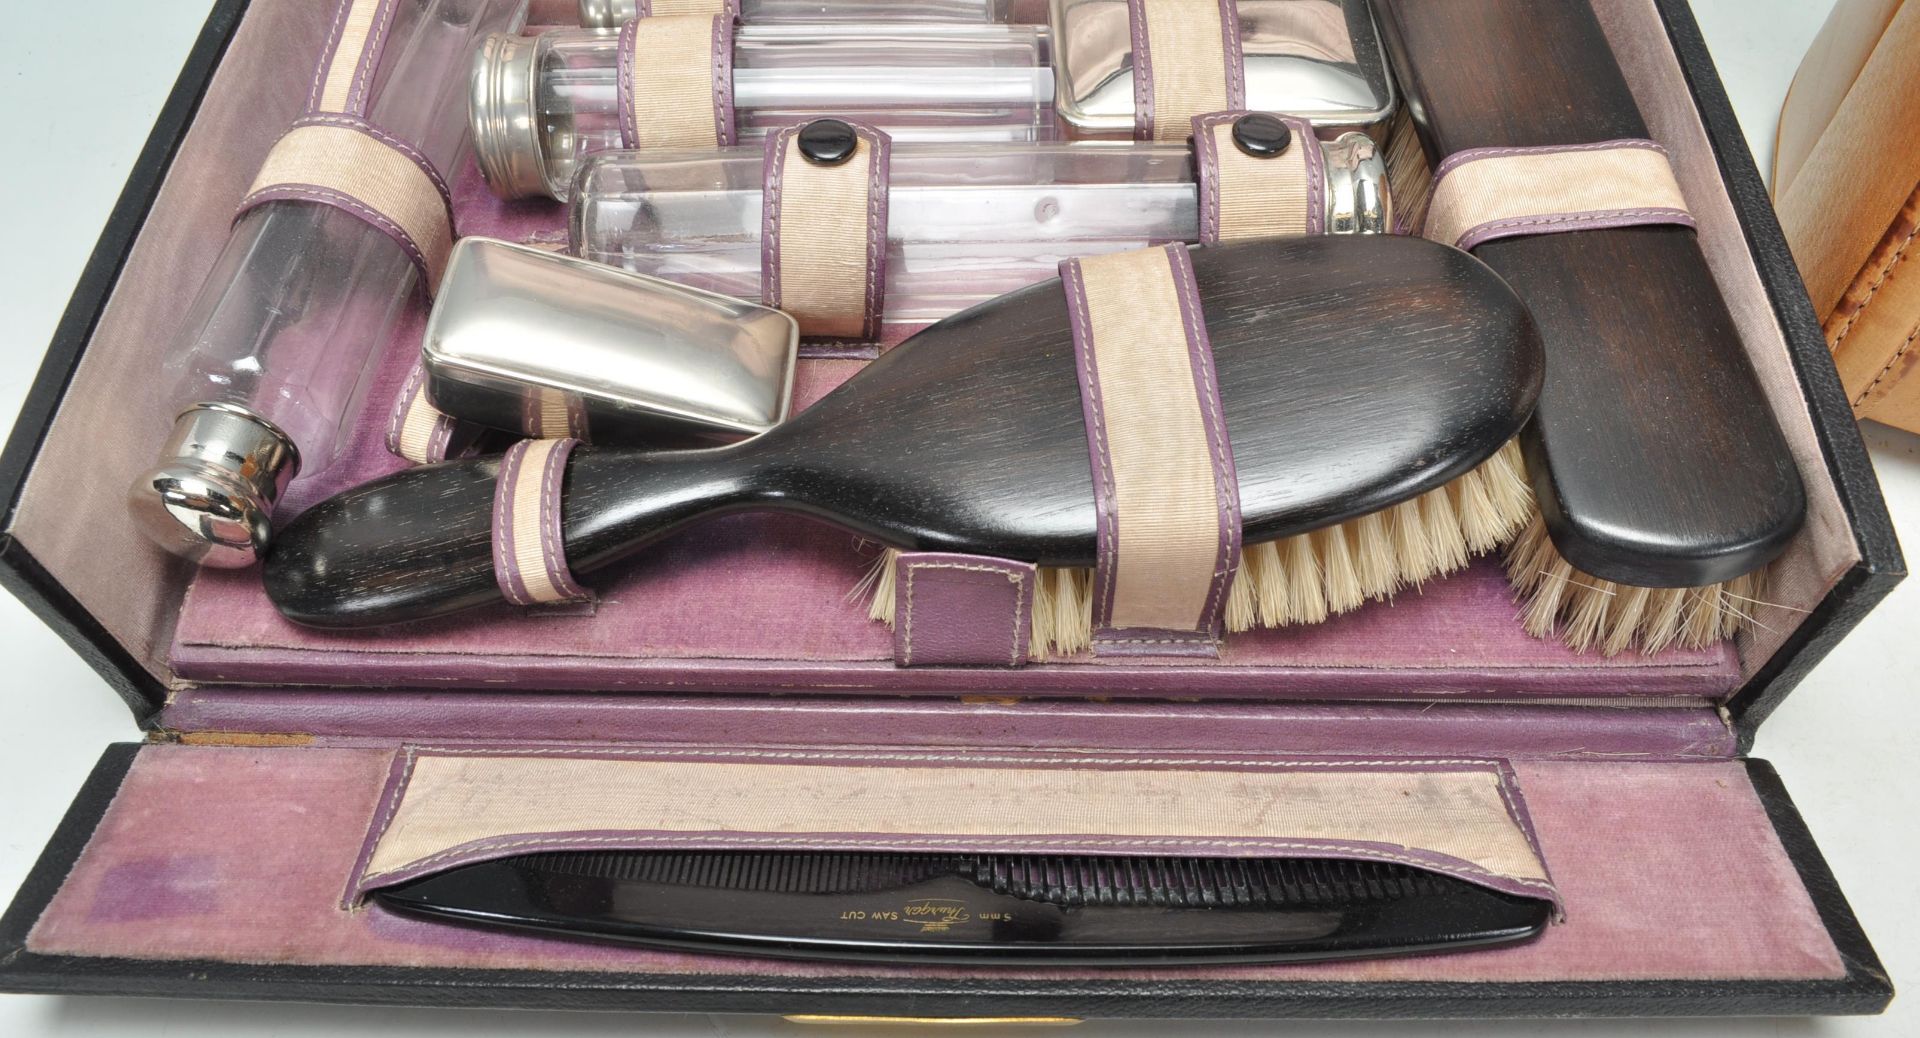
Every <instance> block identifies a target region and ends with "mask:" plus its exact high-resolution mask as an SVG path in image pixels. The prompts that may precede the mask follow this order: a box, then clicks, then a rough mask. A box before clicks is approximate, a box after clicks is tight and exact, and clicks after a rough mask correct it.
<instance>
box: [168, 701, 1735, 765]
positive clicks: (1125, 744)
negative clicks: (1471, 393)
mask: <svg viewBox="0 0 1920 1038" xmlns="http://www.w3.org/2000/svg"><path fill="white" fill-rule="evenodd" d="M160 723H161V726H162V727H163V728H166V729H168V730H170V731H178V732H229V731H238V732H299V733H302V734H304V735H308V736H312V737H314V738H317V739H323V740H328V741H340V742H356V741H360V740H368V739H372V740H381V741H386V742H391V741H394V740H398V739H403V738H409V737H412V738H419V737H422V736H430V737H432V738H438V739H448V740H463V741H477V742H508V741H516V742H528V741H540V742H551V741H566V740H585V741H590V742H607V743H616V744H625V745H636V744H637V745H651V746H664V745H680V746H703V745H726V744H733V745H745V746H753V747H768V748H770V747H775V746H789V747H792V746H832V747H839V748H842V749H847V748H849V747H854V746H863V745H864V746H869V747H877V746H880V745H883V744H885V745H892V746H897V747H920V748H923V749H931V748H943V747H945V748H970V749H977V750H994V749H998V748H1000V747H1005V746H1020V747H1023V748H1026V749H1032V750H1064V751H1071V752H1095V753H1097V752H1101V751H1104V750H1151V751H1154V752H1158V753H1162V754H1169V753H1197V754H1206V755H1212V754H1218V753H1229V754H1258V753H1293V754H1324V753H1337V752H1341V751H1344V750H1350V749H1351V748H1353V747H1355V746H1366V747H1367V748H1368V750H1369V752H1372V753H1376V754H1390V755H1426V756H1432V755H1441V756H1461V755H1468V756H1492V755H1501V756H1511V757H1540V756H1554V757H1568V758H1592V759H1601V760H1617V759H1620V758H1624V757H1631V758H1633V759H1635V760H1676V759H1700V758H1707V759H1716V758H1725V757H1729V756H1732V755H1733V754H1734V753H1735V750H1736V747H1735V743H1734V738H1733V733H1732V731H1731V730H1730V729H1729V728H1728V727H1727V724H1726V722H1725V720H1724V719H1722V718H1721V717H1720V715H1719V713H1718V712H1716V711H1715V710H1713V709H1712V708H1711V707H1709V706H1706V705H1704V704H1703V705H1700V706H1694V707H1678V706H1673V707H1637V706H1566V705H1557V704H1556V705H1550V706H1537V705H1528V704H1522V703H1503V704H1475V703H1458V702H1440V703H1431V702H1429V703H1396V702H1376V703H1284V702H1283V703H1155V702H1138V701H1120V702H1097V701H1086V702H1079V701H1073V700H1044V699H1040V700H1015V699H981V700H971V701H969V700H963V699H939V698H918V699H902V698H898V697H890V696H876V697H855V696H849V697H834V696H809V697H799V698H794V697H782V698H768V697H765V696H720V695H708V696H680V697H668V696H635V695H620V694H613V695H579V694H551V695H527V696H502V695H500V694H498V693H494V692H401V691H377V692H340V691H313V692H299V691H295V690H291V689H285V688H274V689H262V690H244V689H209V688H187V689H182V690H180V691H179V692H176V693H175V694H174V696H173V698H172V699H171V700H169V702H168V704H167V706H166V708H165V710H164V711H162V713H161V715H160Z"/></svg>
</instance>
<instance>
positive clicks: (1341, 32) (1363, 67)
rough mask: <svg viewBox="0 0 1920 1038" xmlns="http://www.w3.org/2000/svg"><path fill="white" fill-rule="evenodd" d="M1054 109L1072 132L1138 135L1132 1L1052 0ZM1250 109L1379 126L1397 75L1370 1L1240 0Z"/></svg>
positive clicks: (1352, 126)
mask: <svg viewBox="0 0 1920 1038" xmlns="http://www.w3.org/2000/svg"><path fill="white" fill-rule="evenodd" d="M1050 3H1051V4H1052V11H1051V20H1052V23H1053V72H1054V76H1053V80H1054V91H1055V95H1054V108H1055V110H1056V111H1058V112H1059V114H1060V118H1061V120H1062V121H1064V122H1065V123H1066V124H1067V126H1068V128H1069V132H1070V133H1071V134H1072V135H1074V136H1076V137H1100V138H1112V137H1121V138H1125V137H1129V136H1131V135H1132V134H1133V132H1134V81H1133V79H1134V70H1135V68H1136V67H1137V66H1138V62H1137V61H1136V56H1135V55H1134V53H1133V33H1132V31H1131V28H1132V23H1131V21H1130V19H1129V13H1128V8H1129V6H1130V5H1129V4H1128V2H1127V0H1050ZM1234 8H1235V9H1236V10H1237V14H1238V17H1239V32H1240V50H1241V55H1242V67H1243V68H1244V70H1245V78H1246V87H1247V98H1246V107H1247V108H1248V109H1250V110H1253V111H1260V112H1279V113H1283V114H1286V115H1294V116H1298V117H1300V118H1302V119H1306V120H1307V121H1309V122H1311V123H1313V125H1315V126H1318V127H1322V128H1326V129H1345V130H1362V131H1368V130H1375V129H1378V128H1381V127H1382V126H1383V124H1384V123H1385V122H1386V120H1387V118H1388V117H1389V116H1391V115H1392V114H1393V108H1394V88H1393V77H1392V76H1391V75H1390V74H1389V73H1388V64H1387V55H1386V49H1385V47H1384V46H1383V45H1382V43H1381V41H1380V31H1379V29H1378V28H1377V27H1376V26H1375V25H1374V21H1373V10H1372V7H1371V5H1370V4H1369V3H1368V2H1367V0H1239V2H1238V3H1237V4H1235V5H1234Z"/></svg>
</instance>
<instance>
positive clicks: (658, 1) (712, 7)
mask: <svg viewBox="0 0 1920 1038" xmlns="http://www.w3.org/2000/svg"><path fill="white" fill-rule="evenodd" d="M682 14H704V15H707V16H709V17H711V16H713V15H716V14H717V15H722V16H724V17H726V19H727V20H728V21H732V20H733V19H735V18H738V17H740V0H639V2H638V3H636V4H635V5H634V16H635V17H637V18H662V17H670V16H674V15H682Z"/></svg>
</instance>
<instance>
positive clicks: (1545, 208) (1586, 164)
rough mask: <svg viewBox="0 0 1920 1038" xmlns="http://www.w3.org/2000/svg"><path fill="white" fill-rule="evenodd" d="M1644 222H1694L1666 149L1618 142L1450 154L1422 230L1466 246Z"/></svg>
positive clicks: (1435, 180) (1640, 142)
mask: <svg viewBox="0 0 1920 1038" xmlns="http://www.w3.org/2000/svg"><path fill="white" fill-rule="evenodd" d="M1645 224H1679V225H1681V226H1684V227H1692V226H1694V221H1693V216H1692V215H1691V214H1690V213H1688V212H1687V200H1686V197H1685V196H1684V195H1682V194H1681V193H1680V183H1679V181H1678V180H1676V179H1675V178H1674V175H1673V166H1672V164H1671V163H1670V162H1669V161H1668V160H1667V152H1666V149H1665V148H1662V147H1661V146H1660V145H1658V144H1655V143H1654V142H1652V141H1646V140H1618V141H1602V142H1600V143H1598V144H1577V145H1553V146H1547V147H1538V148H1470V149H1468V150H1466V151H1462V152H1456V153H1455V154H1453V155H1449V156H1448V157H1447V160H1446V161H1445V162H1442V163H1441V164H1440V168H1439V169H1437V170H1435V171H1434V177H1433V202H1432V204H1431V205H1430V206H1429V207H1428V209H1427V223H1426V227H1425V229H1424V230H1423V231H1422V234H1423V235H1424V236H1426V237H1427V238H1431V239H1432V240H1434V241H1437V242H1440V243H1442V244H1445V245H1452V246H1454V247H1455V248H1459V249H1472V248H1474V247H1475V246H1478V245H1481V244H1483V243H1485V242H1490V241H1493V240H1495V239H1498V238H1513V237H1518V236H1520V235H1528V234H1557V233H1562V232H1565V231H1592V230H1599V229H1602V228H1607V227H1636V226H1641V225H1645Z"/></svg>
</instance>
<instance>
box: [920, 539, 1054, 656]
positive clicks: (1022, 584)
mask: <svg viewBox="0 0 1920 1038" xmlns="http://www.w3.org/2000/svg"><path fill="white" fill-rule="evenodd" d="M923 569H952V570H966V571H969V572H973V573H998V574H1000V575H1001V576H1003V577H1005V578H1007V580H1008V581H1009V582H1011V583H1012V584H1013V638H1012V642H1013V647H1012V649H1011V650H1010V651H1009V652H1008V654H1007V665H1008V666H1010V667H1017V666H1019V665H1020V624H1021V621H1022V620H1023V618H1024V617H1025V616H1026V610H1027V571H1026V570H1025V569H1014V570H1009V569H1006V568H1005V567H1002V566H993V565H986V564H982V563H966V562H911V561H910V562H908V563H907V622H906V627H905V634H904V637H905V639H906V652H905V654H904V655H903V656H902V657H901V659H900V663H901V665H902V666H912V665H913V578H914V575H915V574H917V573H918V572H919V571H921V570H923Z"/></svg>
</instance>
